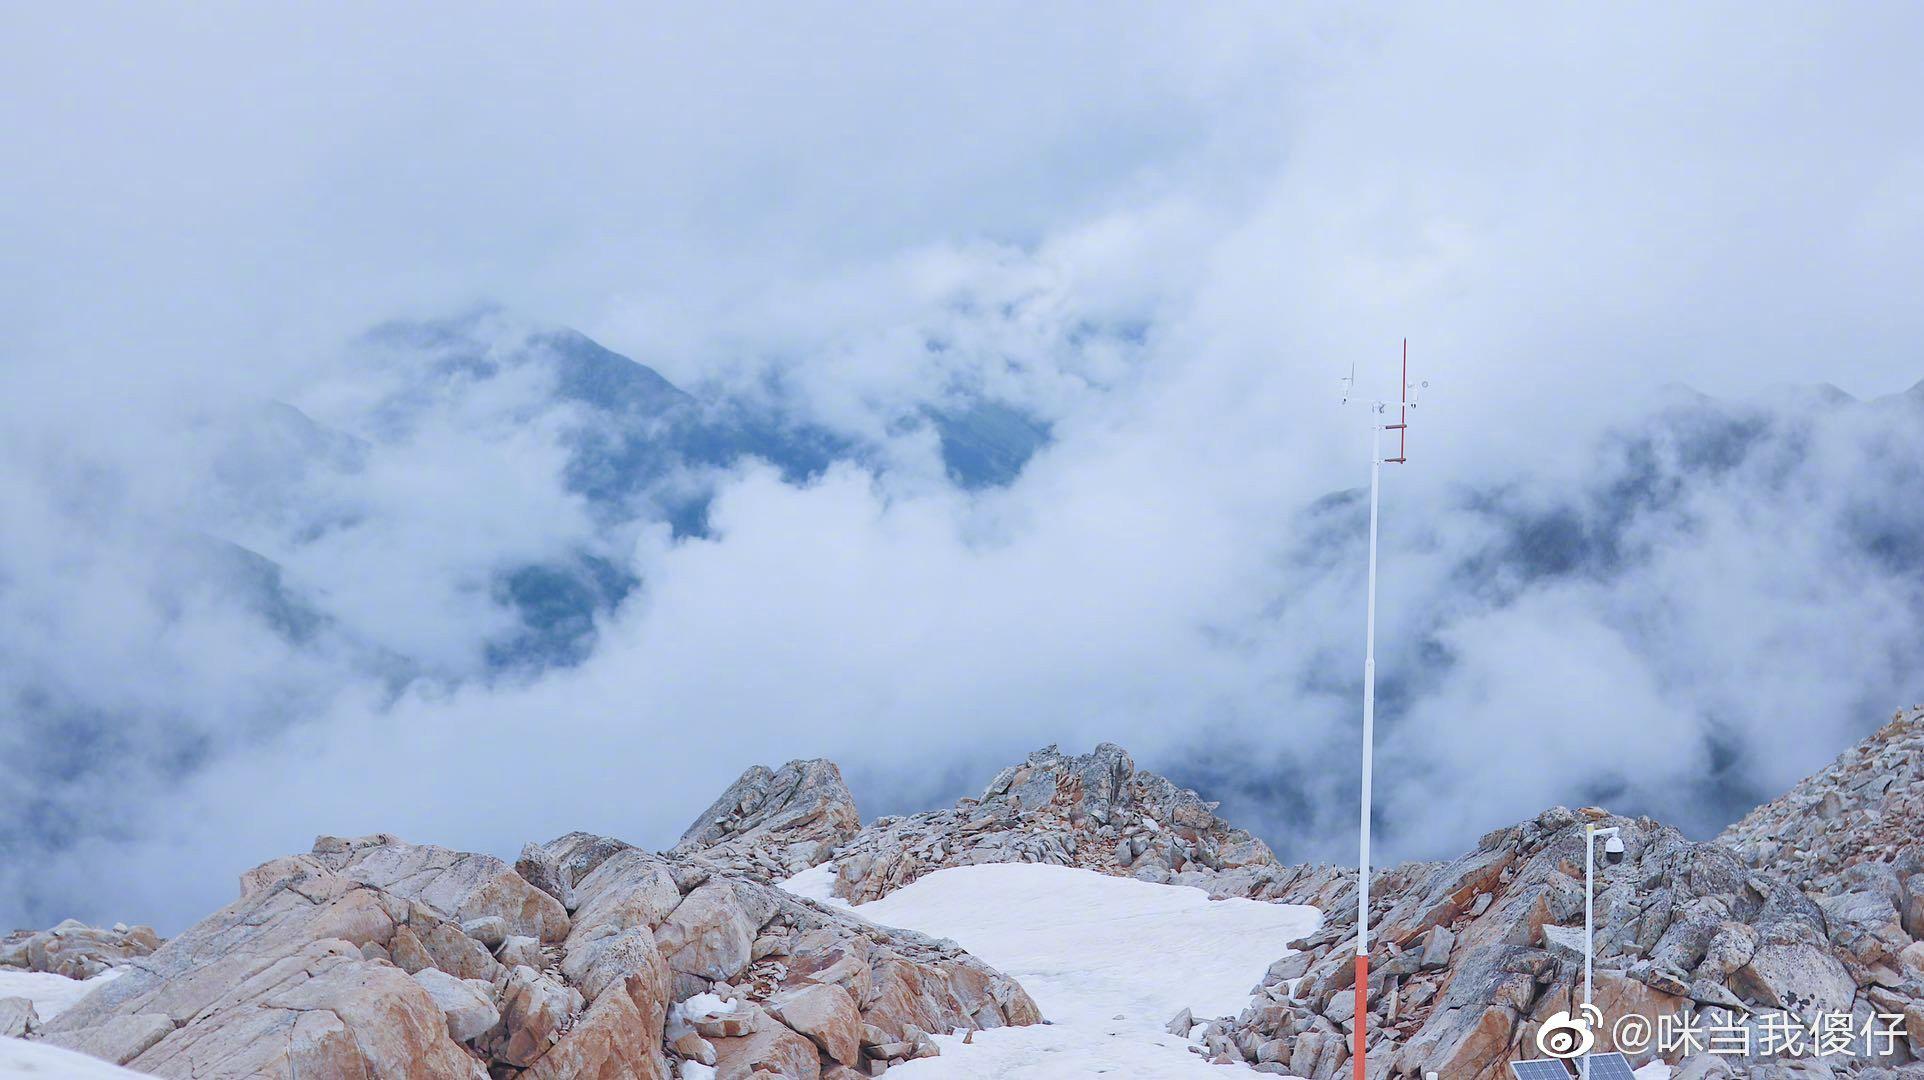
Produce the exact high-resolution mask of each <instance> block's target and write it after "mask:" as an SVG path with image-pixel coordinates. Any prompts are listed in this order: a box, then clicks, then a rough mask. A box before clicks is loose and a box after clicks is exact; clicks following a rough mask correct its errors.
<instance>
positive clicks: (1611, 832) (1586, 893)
mask: <svg viewBox="0 0 1924 1080" xmlns="http://www.w3.org/2000/svg"><path fill="white" fill-rule="evenodd" d="M1616 835H1617V826H1615V825H1612V826H1610V827H1609V828H1607V829H1599V828H1597V824H1596V822H1594V821H1592V822H1585V823H1584V826H1583V1013H1582V1014H1580V1015H1590V963H1591V958H1592V957H1593V956H1594V955H1595V953H1596V923H1595V907H1596V894H1597V885H1596V882H1597V837H1599V836H1602V837H1606V838H1611V837H1615V836H1616ZM1617 850H1619V851H1621V850H1622V845H1621V844H1619V845H1618V846H1617ZM1577 1071H1578V1074H1579V1075H1580V1076H1581V1077H1582V1078H1583V1080H1590V1055H1588V1054H1585V1055H1584V1056H1583V1060H1582V1061H1580V1062H1578V1063H1577Z"/></svg>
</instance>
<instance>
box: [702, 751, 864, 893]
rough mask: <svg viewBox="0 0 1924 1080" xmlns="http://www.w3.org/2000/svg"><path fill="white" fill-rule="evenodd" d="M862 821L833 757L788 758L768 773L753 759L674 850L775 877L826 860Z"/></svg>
mask: <svg viewBox="0 0 1924 1080" xmlns="http://www.w3.org/2000/svg"><path fill="white" fill-rule="evenodd" d="M861 827H862V819H861V817H860V815H859V814H857V813H856V811H855V797H854V796H853V795H850V794H849V790H848V785H847V784H845V783H843V781H842V770H841V769H839V768H836V766H835V763H834V762H832V761H827V760H824V759H822V758H813V759H810V760H807V761H791V762H789V763H788V764H786V765H784V766H782V767H781V768H780V769H778V770H776V771H774V772H770V771H769V770H768V769H767V767H765V766H762V765H756V766H754V767H752V768H750V769H749V770H748V771H747V772H744V773H742V775H741V778H740V779H738V780H736V781H735V782H734V783H733V784H731V785H729V788H728V790H727V791H724V792H722V795H721V798H719V799H716V800H715V802H714V804H713V805H711V806H710V807H709V808H708V809H707V810H705V811H703V812H702V814H701V816H700V817H698V818H696V819H695V822H694V824H692V825H690V826H689V827H688V831H687V832H685V833H683V834H682V837H681V841H680V842H679V843H678V844H676V845H675V849H674V852H673V854H676V855H701V856H703V857H705V858H707V859H708V860H709V861H711V862H714V863H716V864H718V865H720V866H724V867H727V868H728V869H730V870H733V871H735V872H736V873H740V874H746V875H748V876H750V877H755V878H759V879H761V880H780V879H782V878H786V877H789V876H792V875H794V874H798V873H800V872H801V871H803V870H806V869H808V868H809V867H811V866H816V865H819V864H821V863H823V862H826V861H828V858H829V856H830V854H831V853H832V852H833V851H834V850H835V848H836V847H837V846H838V845H840V844H843V843H846V842H847V841H848V840H849V839H850V838H852V837H853V836H854V835H855V834H856V833H857V832H858V831H860V829H861Z"/></svg>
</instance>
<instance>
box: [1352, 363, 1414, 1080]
mask: <svg viewBox="0 0 1924 1080" xmlns="http://www.w3.org/2000/svg"><path fill="white" fill-rule="evenodd" d="M1409 400H1410V342H1409V339H1408V338H1404V339H1403V384H1402V394H1401V402H1400V405H1399V409H1398V416H1397V419H1396V423H1394V424H1385V423H1383V422H1382V420H1381V419H1379V417H1381V416H1382V415H1383V414H1384V413H1385V412H1387V411H1388V406H1387V405H1386V404H1384V403H1382V402H1378V403H1377V404H1376V405H1375V406H1374V407H1373V408H1372V409H1371V419H1370V557H1369V614H1368V616H1367V618H1366V619H1365V620H1364V632H1363V798H1362V809H1361V814H1360V821H1359V822H1358V825H1359V827H1358V829H1357V835H1358V836H1359V838H1360V842H1359V850H1358V852H1357V860H1356V863H1357V870H1356V874H1357V877H1356V987H1355V990H1356V1032H1355V1040H1356V1041H1355V1045H1354V1047H1353V1048H1352V1049H1351V1051H1350V1060H1351V1062H1352V1064H1353V1070H1352V1074H1353V1076H1354V1077H1355V1080H1365V1076H1364V1073H1365V1071H1366V1069H1367V1067H1368V1045H1369V1029H1368V1025H1367V1021H1368V1019H1369V988H1370V782H1371V780H1372V779H1373V777H1374V774H1375V771H1376V768H1375V766H1376V518H1377V506H1378V502H1379V494H1380V491H1381V489H1382V480H1383V463H1384V458H1383V450H1382V445H1383V444H1382V438H1383V432H1385V431H1395V432H1396V456H1395V457H1394V458H1390V459H1388V460H1389V461H1391V462H1393V463H1395V464H1398V465H1400V464H1402V463H1403V462H1404V461H1406V460H1407V453H1408V448H1409V442H1408V435H1409V426H1410V409H1409Z"/></svg>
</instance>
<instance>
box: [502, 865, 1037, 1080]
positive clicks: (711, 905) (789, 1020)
mask: <svg viewBox="0 0 1924 1080" xmlns="http://www.w3.org/2000/svg"><path fill="white" fill-rule="evenodd" d="M531 854H532V855H533V857H534V858H535V859H536V860H537V861H540V862H543V863H546V864H549V865H552V866H554V867H555V868H557V874H558V879H559V883H560V884H561V885H562V886H563V887H565V888H566V889H567V890H568V891H569V892H571V893H572V894H573V895H574V896H575V897H576V898H577V900H578V905H577V907H576V908H575V911H574V913H573V918H574V930H573V932H572V933H570V935H569V937H568V940H567V941H566V943H565V944H564V958H563V961H562V971H563V973H564V974H565V975H566V976H567V978H568V980H569V982H570V983H571V984H572V985H575V986H578V987H580V988H581V990H582V992H583V994H584V995H586V996H587V997H588V999H589V1000H590V1001H591V1002H592V1001H596V1000H598V999H599V996H600V995H604V994H606V993H609V992H612V991H611V990H610V989H609V988H611V987H617V986H621V987H626V988H627V991H628V993H629V995H630V996H633V993H634V992H635V991H636V990H637V989H641V990H645V991H646V992H647V993H648V994H650V995H655V996H658V997H659V999H660V1001H661V1003H662V1005H663V1006H664V1008H661V1009H658V1010H656V1011H655V1012H654V1013H653V1014H652V1017H649V1018H647V1023H648V1025H649V1026H648V1027H647V1028H646V1029H645V1030H643V1031H641V1032H633V1031H631V1032H629V1036H630V1040H629V1041H630V1042H631V1043H632V1042H648V1043H652V1044H655V1045H660V1044H662V1043H663V1042H664V1040H665V1041H666V1043H667V1044H668V1046H669V1047H670V1048H671V1052H672V1053H674V1055H675V1056H677V1057H681V1058H687V1059H691V1060H696V1061H701V1062H702V1063H703V1064H716V1065H718V1067H719V1069H720V1075H743V1076H746V1075H747V1074H748V1073H749V1072H750V1071H753V1069H754V1068H755V1067H757V1066H758V1065H760V1066H766V1067H769V1068H777V1067H781V1064H780V1063H782V1062H789V1061H790V1059H792V1058H795V1057H797V1055H798V1054H800V1053H801V1052H802V1050H805V1051H806V1056H807V1059H808V1061H809V1062H811V1063H814V1064H815V1065H816V1067H817V1068H818V1069H820V1068H825V1067H828V1066H835V1065H864V1066H866V1065H867V1064H868V1063H869V1062H877V1061H879V1062H882V1063H883V1064H884V1065H886V1063H887V1062H888V1061H889V1060H891V1057H893V1058H894V1059H895V1060H901V1059H902V1058H904V1057H907V1056H910V1055H909V1054H907V1053H899V1054H898V1053H894V1051H896V1050H897V1049H899V1047H898V1045H897V1044H902V1043H906V1044H908V1045H909V1047H910V1048H911V1049H912V1048H913V1047H914V1046H915V1045H916V1037H917V1036H923V1037H926V1033H928V1032H931V1031H952V1030H955V1029H958V1028H966V1029H969V1030H975V1029H980V1028H993V1027H1002V1026H1005V1025H1019V1024H1031V1023H1035V1022H1037V1021H1038V1020H1040V1019H1041V1016H1040V1013H1039V1012H1038V1011H1037V1009H1036V1007H1035V1003H1034V1002H1033V1001H1031V1000H1030V999H1029V996H1028V995H1027V994H1026V993H1025V992H1024V991H1023V990H1022V988H1021V987H1020V986H1019V985H1017V984H1016V983H1015V982H1014V980H1011V979H1009V978H1007V977H1006V976H1004V975H1002V974H1000V973H999V972H997V971H995V970H994V969H992V968H990V967H988V966H987V965H985V964H983V963H981V962H980V961H978V960H976V959H975V958H974V957H972V956H969V955H968V954H967V953H965V952H963V951H962V950H961V949H960V948H958V947H957V946H955V944H954V943H953V942H937V941H934V940H932V939H930V938H927V937H924V936H922V935H920V934H915V933H911V932H909V931H904V930H894V929H890V928H887V927H881V926H876V925H874V924H871V923H867V922H864V921H862V920H861V919H858V918H855V917H854V916H852V915H849V914H847V913H845V912H842V911H839V910H836V909H832V908H827V907H824V906H822V905H819V904H815V903H813V902H811V901H808V900H803V899H801V898H798V897H796V896H793V895H791V894H789V893H787V892H784V891H782V890H781V889H779V888H776V887H774V886H771V885H767V884H764V883H762V882H759V881H755V880H752V879H750V878H747V877H744V876H742V875H739V874H735V873H732V872H730V871H728V870H727V869H725V868H723V867H721V866H719V865H717V864H715V863H712V862H709V861H708V860H706V859H704V858H701V857H699V856H694V855H686V854H684V855H679V856H678V855H674V854H670V855H667V856H661V855H655V854H651V853H648V852H644V851H641V850H639V849H636V848H631V847H627V846H626V845H620V844H618V843H615V844H611V843H608V842H605V841H603V840H600V839H598V838H589V837H585V836H582V835H580V834H575V835H571V836H567V837H562V838H560V839H559V840H556V841H554V842H553V843H552V844H549V845H543V846H542V847H541V848H540V849H539V850H538V851H536V852H534V853H531ZM690 1001H695V1002H699V1003H706V1002H714V1003H717V1004H719V1003H723V1002H726V1003H728V1006H729V1007H728V1010H727V1016H726V1018H725V1020H724V1019H722V1018H712V1019H711V1018H707V1015H706V1014H705V1013H697V1014H696V1015H695V1016H694V1017H692V1018H691V1017H689V1016H687V1015H685V1011H684V1010H683V1009H682V1007H681V1006H680V1005H677V1006H676V1007H675V1009H673V1010H670V1009H667V1008H665V1006H666V1005H667V1004H668V1003H670V1002H676V1003H679V1002H690ZM843 1001H845V1002H846V1007H845V1008H838V1007H837V1003H838V1002H843ZM591 1008H592V1006H591ZM638 1011H639V1010H638ZM851 1011H852V1014H853V1015H852V1016H851V1015H850V1013H851ZM868 1029H874V1030H875V1031H877V1032H880V1033H883V1034H885V1035H886V1036H887V1038H886V1039H882V1040H878V1041H876V1042H872V1043H865V1044H862V1045H861V1046H860V1047H858V1048H855V1049H851V1047H850V1046H849V1043H848V1038H847V1036H848V1035H849V1034H850V1032H851V1030H853V1031H855V1032H858V1033H859V1032H860V1031H864V1030H868ZM577 1030H578V1029H577ZM572 1037H573V1033H572V1032H571V1033H570V1034H569V1035H568V1036H564V1039H563V1044H564V1045H565V1043H566V1042H567V1040H568V1039H570V1038H572ZM856 1038H857V1041H858V1042H859V1041H860V1036H859V1034H858V1035H857V1036H856ZM851 1057H852V1058H854V1059H855V1060H854V1061H849V1060H845V1059H848V1058H851ZM707 1059H712V1060H707ZM780 1075H791V1074H789V1073H781V1074H780Z"/></svg>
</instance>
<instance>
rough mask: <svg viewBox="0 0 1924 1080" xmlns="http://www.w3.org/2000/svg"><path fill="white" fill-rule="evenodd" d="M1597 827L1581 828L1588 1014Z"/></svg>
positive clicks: (1583, 1069)
mask: <svg viewBox="0 0 1924 1080" xmlns="http://www.w3.org/2000/svg"><path fill="white" fill-rule="evenodd" d="M1596 875H1597V826H1596V824H1595V823H1587V824H1585V825H1584V826H1583V1006H1584V1009H1583V1012H1584V1015H1585V1016H1588V1015H1589V1012H1590V958H1591V956H1592V955H1593V954H1594V953H1595V952H1596V926H1595V923H1594V921H1593V917H1594V910H1593V909H1594V906H1595V903H1596V899H1595V898H1596V895H1597V886H1596ZM1578 1072H1580V1073H1581V1074H1582V1076H1583V1080H1590V1055H1588V1054H1585V1055H1584V1056H1583V1060H1582V1061H1581V1062H1579V1063H1578Z"/></svg>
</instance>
